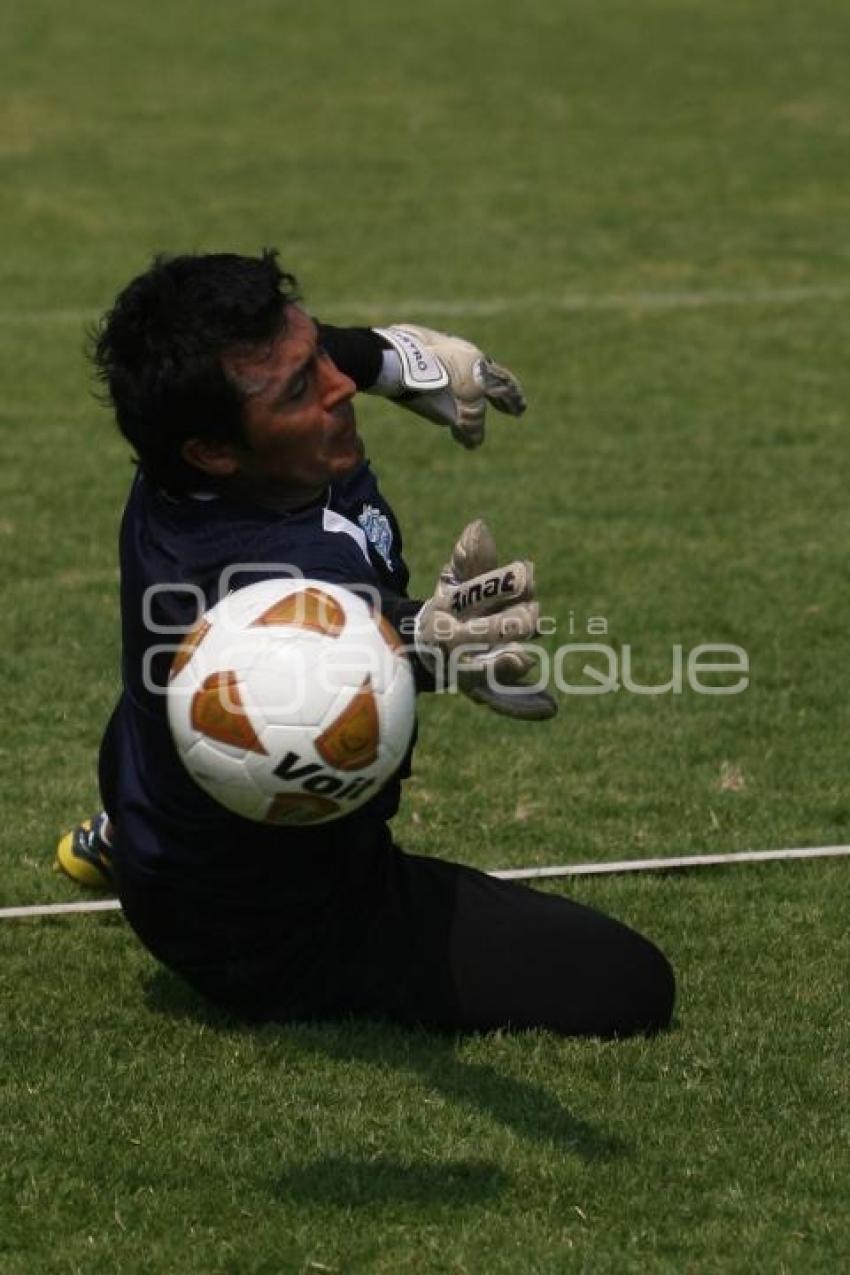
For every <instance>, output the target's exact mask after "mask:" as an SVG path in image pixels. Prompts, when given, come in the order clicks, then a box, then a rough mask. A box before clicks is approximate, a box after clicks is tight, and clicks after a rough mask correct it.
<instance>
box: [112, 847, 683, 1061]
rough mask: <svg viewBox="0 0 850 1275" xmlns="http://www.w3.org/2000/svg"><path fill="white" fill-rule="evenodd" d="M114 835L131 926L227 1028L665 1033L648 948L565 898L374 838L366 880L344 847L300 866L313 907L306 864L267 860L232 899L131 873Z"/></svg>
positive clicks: (663, 976) (668, 1007)
mask: <svg viewBox="0 0 850 1275" xmlns="http://www.w3.org/2000/svg"><path fill="white" fill-rule="evenodd" d="M120 829H121V825H120V824H119V837H118V843H117V846H116V850H117V854H116V868H117V875H118V881H119V893H120V894H121V897H122V902H123V905H124V910H125V912H126V915H127V918H128V920H129V921H130V924H131V925H132V926H133V927H134V928H135V929H136V931H137V933H138V934H139V936H140V938H141V939H142V941H143V942H144V943H145V944H146V946H148V947H149V948H150V950H151V951H153V952H154V954H155V955H157V956H158V957H159V958H160V959H161V960H163V961H164V963H165V964H167V965H169V966H170V967H171V968H173V969H174V970H176V972H178V973H179V974H182V975H183V976H184V977H185V978H187V979H188V981H189V982H191V983H192V984H193V985H194V986H195V987H196V988H197V989H198V990H199V991H201V992H202V993H203V994H205V995H206V996H208V997H210V998H211V999H212V1000H214V1001H216V1002H217V1003H218V1004H220V1005H223V1006H225V1007H226V1008H227V1009H229V1010H230V1011H232V1012H234V1013H236V1014H238V1015H245V1016H248V1017H251V1018H255V1019H256V1018H259V1019H275V1020H279V1021H286V1020H291V1019H299V1018H335V1017H340V1016H344V1015H347V1014H358V1015H366V1016H370V1017H382V1018H388V1019H391V1020H394V1021H396V1022H399V1023H404V1024H409V1025H413V1024H420V1025H423V1026H426V1027H430V1028H434V1029H438V1030H449V1031H454V1030H462V1031H469V1030H488V1029H492V1028H500V1027H502V1028H531V1027H544V1028H550V1029H551V1030H553V1031H556V1032H560V1033H563V1034H565V1035H594V1036H597V1035H598V1036H614V1035H617V1036H626V1035H631V1034H633V1033H636V1032H652V1031H657V1030H659V1029H661V1028H664V1027H666V1026H667V1025H668V1024H669V1022H670V1017H671V1013H672V1007H673V999H674V979H673V973H672V970H671V968H670V966H669V964H668V962H667V960H666V958H665V957H664V956H663V955H662V954H661V952H660V951H659V950H658V949H657V948H656V947H655V946H654V945H653V944H652V943H650V942H649V941H648V940H647V939H645V938H642V937H641V936H640V935H639V934H637V933H635V932H634V931H633V930H630V929H628V928H627V927H626V926H624V925H622V924H620V923H619V922H618V921H614V920H612V919H611V918H609V917H607V916H604V915H602V914H601V913H599V912H596V911H594V910H592V909H590V908H587V907H584V906H582V905H580V904H578V903H574V902H573V901H571V900H569V899H564V898H561V897H557V896H554V895H548V894H544V893H542V892H540V891H538V890H533V889H528V888H526V887H525V886H522V885H518V884H515V883H512V882H507V881H500V880H496V879H494V878H491V877H488V876H486V875H485V874H483V873H481V872H477V871H475V870H473V869H471V868H466V867H462V866H460V865H458V864H454V863H447V862H445V861H442V860H439V859H430V858H424V857H421V856H418V855H407V854H404V853H403V852H402V851H401V850H399V849H398V848H397V847H396V846H394V845H393V844H392V842H391V840H390V838H389V833H388V831H387V835H386V841H385V844H384V845H383V847H382V848H381V849H380V852H378V853H375V854H373V856H372V858H371V860H370V865H369V869H368V871H366V872H365V873H364V871H363V864H362V861H360V860H359V856H358V850H357V847H353V848H351V847H349V848H347V850H341V851H340V852H339V853H338V854H337V855H336V856H334V854H333V853H332V854H331V855H330V857H327V856H326V857H324V858H323V860H322V862H321V863H319V862H315V863H314V864H313V865H312V866H313V868H314V869H315V872H316V874H318V875H319V876H320V877H321V880H322V882H323V887H322V890H321V891H320V892H319V893H318V894H317V893H316V892H311V891H310V890H309V889H307V890H306V891H305V888H304V881H305V880H309V867H310V865H307V866H306V871H305V864H303V863H302V864H300V865H298V864H295V863H293V864H291V865H288V866H286V867H284V868H282V867H281V865H282V863H283V860H282V859H280V860H278V863H277V865H276V866H275V868H274V869H272V870H270V872H269V876H268V879H267V881H266V882H265V883H263V882H259V881H257V882H255V885H256V886H258V887H259V888H256V890H255V894H254V896H253V898H252V899H248V898H245V897H243V898H242V899H241V900H240V901H236V900H235V899H234V898H233V897H232V895H228V894H227V892H226V891H223V890H210V889H208V888H205V887H204V886H201V888H196V885H195V882H194V881H193V880H192V878H190V877H181V876H180V875H175V874H169V875H165V876H157V875H151V874H149V873H147V872H144V873H141V872H139V871H138V870H137V869H135V868H134V867H133V865H132V859H131V857H130V856H127V855H125V854H123V853H122V852H121V837H120ZM282 853H283V855H284V856H285V854H286V852H285V851H284V852H282ZM281 873H283V875H281ZM329 883H330V884H329Z"/></svg>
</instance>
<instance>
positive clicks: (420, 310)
mask: <svg viewBox="0 0 850 1275" xmlns="http://www.w3.org/2000/svg"><path fill="white" fill-rule="evenodd" d="M847 300H850V284H834V285H830V284H822V285H817V284H816V285H811V286H806V285H800V286H799V287H787V288H740V289H734V288H733V289H722V288H718V289H709V290H699V289H697V290H694V291H689V290H687V289H685V290H682V291H674V292H645V291H640V292H608V293H605V292H602V293H592V292H563V293H557V294H551V293H544V294H535V295H525V296H504V297H499V296H496V297H469V298H466V299H460V300H458V299H452V300H450V299H449V298H447V297H446V298H442V299H441V298H439V297H407V298H402V299H401V300H388V301H370V300H367V299H365V298H362V299H360V300H340V301H335V302H333V304H329V305H328V306H327V307H320V309H322V310H323V311H324V312H326V313H328V314H330V313H331V312H333V313H334V314H340V313H344V314H353V315H359V317H360V318H361V319H363V318H367V317H370V316H378V317H380V318H382V319H386V317H387V315H388V314H401V315H408V314H409V315H413V316H414V318H415V317H416V316H417V315H427V314H434V315H442V314H445V315H448V316H457V317H464V316H470V317H475V316H476V315H481V316H486V315H500V314H515V313H516V312H517V311H533V312H535V313H541V314H572V313H580V312H582V311H589V310H623V311H641V310H643V311H653V310H706V309H710V308H713V307H720V306H733V307H735V306H783V305H801V304H805V303H807V302H817V301H847ZM98 315H99V311H97V310H0V324H6V325H9V326H14V325H18V324H21V325H23V324H36V325H38V324H60V325H61V324H82V323H90V322H91V321H92V320H94V319H97V318H98ZM411 322H412V320H411Z"/></svg>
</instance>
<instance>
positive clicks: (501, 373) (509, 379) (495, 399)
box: [483, 359, 526, 416]
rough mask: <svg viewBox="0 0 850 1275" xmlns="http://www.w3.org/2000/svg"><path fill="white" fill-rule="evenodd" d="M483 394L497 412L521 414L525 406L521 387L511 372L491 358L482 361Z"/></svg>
mask: <svg viewBox="0 0 850 1275" xmlns="http://www.w3.org/2000/svg"><path fill="white" fill-rule="evenodd" d="M483 373H484V394H485V395H486V398H487V401H488V402H489V403H492V404H493V406H494V407H495V408H496V410H497V411H499V412H507V414H508V415H509V416H521V415H522V413H523V412H524V411H525V408H526V399H525V393H524V392H523V388H522V386H521V385H520V383H519V381H518V380H517V378H516V377H515V376H514V374H513V372H509V371H508V369H507V368H506V367H502V366H501V364H499V363H494V362H493V360H492V359H485V360H484V363H483Z"/></svg>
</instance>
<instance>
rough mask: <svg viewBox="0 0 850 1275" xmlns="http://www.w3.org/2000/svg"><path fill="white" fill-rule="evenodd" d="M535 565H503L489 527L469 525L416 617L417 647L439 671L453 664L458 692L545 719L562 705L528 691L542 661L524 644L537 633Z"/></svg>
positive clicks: (540, 692)
mask: <svg viewBox="0 0 850 1275" xmlns="http://www.w3.org/2000/svg"><path fill="white" fill-rule="evenodd" d="M539 615H540V607H539V605H538V603H537V602H535V601H534V566H533V564H532V563H531V562H526V561H517V562H510V563H508V564H507V566H499V565H498V555H497V553H496V545H495V542H494V540H493V537H492V535H491V533H490V530H489V528H488V527H487V525H486V523H484V522H482V521H481V519H476V521H475V522H471V523H469V525H468V526H467V527H465V528H464V530H463V531H462V532H461V536H460V539H459V540H458V542H457V544H456V545H455V547H454V549H453V550H452V556H451V559H450V560H449V562H447V563H446V565H445V566H444V567H443V569H442V571H441V572H440V575H439V578H438V580H437V587H436V589H435V590H434V596H433V597H432V598H430V599H429V600H428V601H427V602H426V603H425V605H424V606H423V607H422V609H421V611H420V612H419V614H418V615H417V617H416V649H417V653H418V655H419V658H420V659H421V660H422V661H423V663H424V664H425V665H426V667H428V668H430V669H431V671H432V672H433V671H435V669H436V668H437V667H438V665H440V664H443V665H444V666H445V663H446V661H447V663H448V668H449V670H450V671H451V672H452V673H453V674H454V676H456V680H457V686H458V688H459V689H460V690H461V691H462V692H463V693H464V695H467V696H468V697H469V698H470V699H471V700H473V701H474V702H475V703H476V704H486V705H487V707H488V708H491V709H493V711H494V712H496V713H503V714H505V715H506V716H508V717H521V718H525V719H526V720H529V721H542V720H543V719H544V718H547V717H553V716H554V714H555V713H556V712H557V711H558V706H557V704H556V702H555V700H554V699H553V698H552V696H551V695H550V694H549V693H548V691H543V690H535V689H533V688H531V687H525V686H524V685H523V683H522V679H523V678H524V677H525V676H526V675H527V674H528V673H529V672H531V670H532V669H533V668H534V666H535V664H536V660H535V657H534V655H533V654H532V652H531V651H529V650H528V648H527V647H525V646H523V645H522V643H523V642H528V641H529V640H530V639H531V638H533V637H534V636H535V634H536V633H537V624H538V619H539Z"/></svg>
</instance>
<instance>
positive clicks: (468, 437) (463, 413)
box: [452, 398, 487, 448]
mask: <svg viewBox="0 0 850 1275" xmlns="http://www.w3.org/2000/svg"><path fill="white" fill-rule="evenodd" d="M486 411H487V403H486V400H485V399H483V398H478V399H476V400H475V402H474V403H461V402H458V404H457V419H456V421H455V423H454V425H453V426H452V437H453V438H454V440H455V441H456V442H458V443H460V444H461V445H462V446H463V447H468V448H473V447H480V446H481V444H482V443H483V442H484V417H485V414H486Z"/></svg>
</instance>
